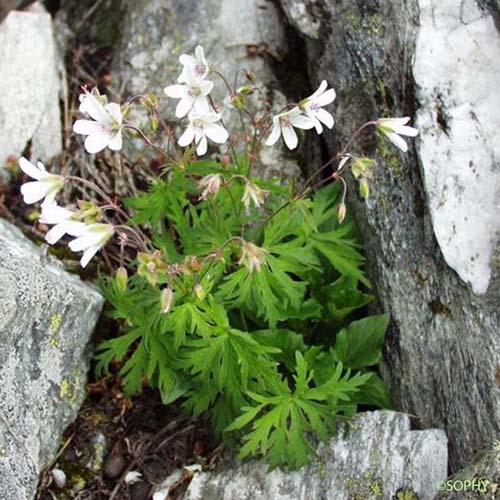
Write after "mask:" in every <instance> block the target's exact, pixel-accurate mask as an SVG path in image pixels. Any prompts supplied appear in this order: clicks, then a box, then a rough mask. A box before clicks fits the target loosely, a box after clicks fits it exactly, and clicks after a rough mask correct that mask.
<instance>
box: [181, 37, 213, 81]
mask: <svg viewBox="0 0 500 500" xmlns="http://www.w3.org/2000/svg"><path fill="white" fill-rule="evenodd" d="M179 61H180V63H181V64H182V72H181V74H180V76H179V78H177V81H178V82H179V83H189V82H192V81H193V80H197V81H199V82H200V81H201V80H203V79H204V78H205V77H206V76H207V75H208V72H209V70H210V68H209V66H208V64H207V60H206V59H205V52H204V51H203V47H202V46H201V45H198V46H197V47H196V48H195V49H194V56H191V55H189V54H181V55H180V56H179Z"/></svg>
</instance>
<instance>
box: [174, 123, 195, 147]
mask: <svg viewBox="0 0 500 500" xmlns="http://www.w3.org/2000/svg"><path fill="white" fill-rule="evenodd" d="M193 140H194V127H193V126H192V125H188V127H187V128H186V130H184V133H183V134H182V135H181V136H180V137H179V140H178V141H177V144H179V146H181V148H185V147H186V146H188V145H189V144H191V143H192V142H193Z"/></svg>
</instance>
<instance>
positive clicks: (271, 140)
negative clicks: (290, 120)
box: [266, 117, 281, 146]
mask: <svg viewBox="0 0 500 500" xmlns="http://www.w3.org/2000/svg"><path fill="white" fill-rule="evenodd" d="M280 135H281V124H280V121H279V118H276V117H275V118H273V129H272V130H271V133H270V134H269V137H268V138H267V140H266V146H273V145H274V144H276V142H277V141H278V139H279V138H280Z"/></svg>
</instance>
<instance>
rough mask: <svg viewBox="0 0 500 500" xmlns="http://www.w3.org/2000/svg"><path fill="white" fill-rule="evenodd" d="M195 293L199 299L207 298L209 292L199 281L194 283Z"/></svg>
mask: <svg viewBox="0 0 500 500" xmlns="http://www.w3.org/2000/svg"><path fill="white" fill-rule="evenodd" d="M194 294H195V295H196V297H197V299H198V300H205V297H206V296H207V292H205V290H204V288H203V287H202V286H201V285H200V284H199V283H196V285H194Z"/></svg>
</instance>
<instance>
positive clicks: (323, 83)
mask: <svg viewBox="0 0 500 500" xmlns="http://www.w3.org/2000/svg"><path fill="white" fill-rule="evenodd" d="M326 87H328V82H327V81H326V80H322V81H321V83H320V84H319V87H318V88H317V89H316V91H315V92H314V94H312V95H311V96H310V97H309V99H314V98H315V97H318V96H320V95H321V94H322V93H323V92H324V91H325V90H326Z"/></svg>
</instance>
